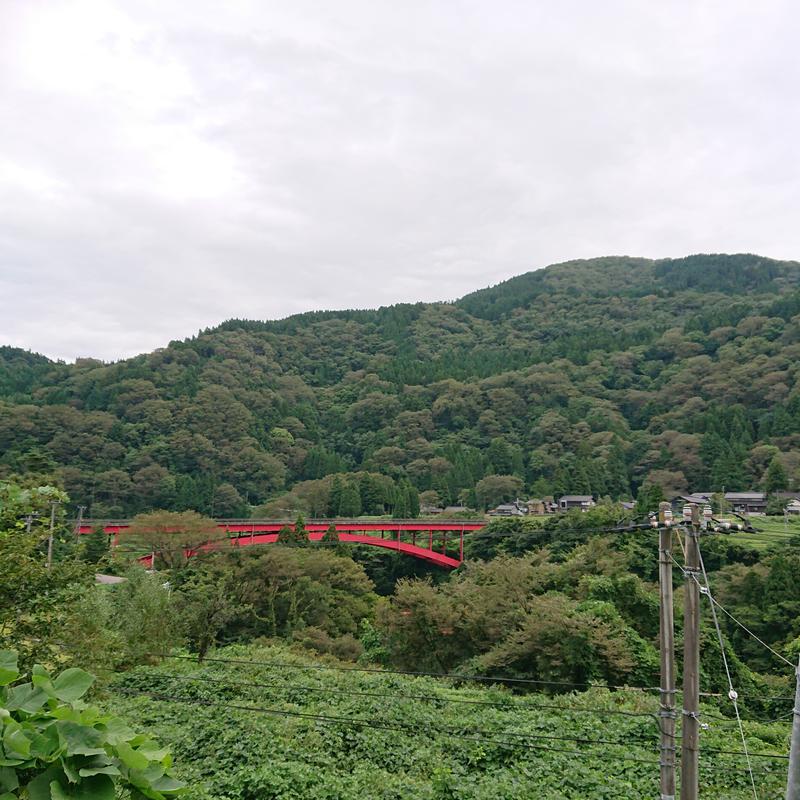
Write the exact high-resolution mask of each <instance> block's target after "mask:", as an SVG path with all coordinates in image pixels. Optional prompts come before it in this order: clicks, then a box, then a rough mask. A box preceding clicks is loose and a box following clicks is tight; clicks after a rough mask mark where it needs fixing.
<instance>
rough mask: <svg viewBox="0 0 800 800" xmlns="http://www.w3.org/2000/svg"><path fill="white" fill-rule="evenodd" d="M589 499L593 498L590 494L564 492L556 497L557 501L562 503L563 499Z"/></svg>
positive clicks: (571, 500)
mask: <svg viewBox="0 0 800 800" xmlns="http://www.w3.org/2000/svg"><path fill="white" fill-rule="evenodd" d="M591 500H594V498H593V497H592V496H591V495H590V494H565V495H563V496H562V497H559V498H558V502H559V503H563V502H565V501H566V502H573V503H588V502H589V501H591Z"/></svg>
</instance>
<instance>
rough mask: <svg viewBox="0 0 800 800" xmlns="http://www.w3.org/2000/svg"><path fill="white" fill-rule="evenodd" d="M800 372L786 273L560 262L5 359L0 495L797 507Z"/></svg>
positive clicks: (337, 508)
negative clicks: (68, 353) (423, 293)
mask: <svg viewBox="0 0 800 800" xmlns="http://www.w3.org/2000/svg"><path fill="white" fill-rule="evenodd" d="M798 364H800V264H798V263H796V262H779V261H774V260H770V259H766V258H762V257H759V256H754V255H697V256H690V257H687V258H681V259H662V260H656V261H653V260H648V259H641V258H624V257H613V258H598V259H591V260H586V261H573V262H567V263H564V264H558V265H554V266H551V267H548V268H546V269H543V270H539V271H535V272H529V273H527V274H525V275H521V276H519V277H517V278H513V279H511V280H509V281H506V282H504V283H501V284H499V285H497V286H494V287H491V288H488V289H484V290H481V291H478V292H475V293H473V294H470V295H467V296H466V297H464V298H462V299H460V300H458V301H455V302H453V303H416V304H401V305H397V306H391V307H387V308H380V309H377V310H374V311H332V312H313V313H308V314H301V315H297V316H294V317H290V318H288V319H285V320H280V321H268V322H257V321H248V320H230V321H228V322H226V323H224V324H222V325H220V326H218V327H217V328H214V329H209V330H205V331H203V332H201V333H200V334H198V335H197V336H195V337H193V338H191V339H187V340H185V341H176V342H171V343H170V344H169V345H168V346H166V347H164V348H163V349H160V350H157V351H155V352H153V353H149V354H144V355H141V356H137V357H135V358H131V359H127V360H125V361H120V362H117V363H111V364H106V363H102V362H100V361H95V360H92V359H81V360H79V361H77V362H76V363H75V364H64V363H57V362H52V361H50V360H48V359H46V358H44V357H42V356H39V355H35V354H32V353H29V352H25V351H21V350H17V349H13V348H8V347H4V348H0V478H15V479H17V480H22V481H26V482H29V483H31V482H33V483H43V482H56V483H57V484H59V485H60V486H62V487H63V488H65V489H66V490H67V491H68V492H69V494H70V496H71V497H72V499H73V500H74V501H75V502H77V503H80V504H82V505H86V506H88V507H89V512H88V513H90V514H91V515H92V516H94V517H108V516H122V515H131V514H134V513H137V512H140V511H145V510H148V509H151V508H169V509H174V510H183V509H196V510H198V511H201V512H203V513H209V514H215V515H217V516H226V515H229V516H230V515H240V514H241V515H245V514H249V513H251V512H252V511H253V510H254V509H255V511H256V512H258V513H278V514H280V513H282V512H288V511H291V512H292V513H294V512H296V511H303V512H305V513H307V514H312V515H325V514H337V513H347V514H355V513H387V512H394V513H396V514H398V515H405V514H413V513H416V504H417V503H418V502H419V500H418V497H419V494H420V493H422V499H423V501H426V502H434V503H441V504H454V503H458V502H462V503H467V504H468V505H472V506H475V507H480V506H483V507H486V506H488V505H491V504H492V503H496V502H500V501H502V500H504V499H509V498H511V497H513V496H515V495H517V494H528V493H531V494H536V495H550V494H559V493H562V492H570V493H584V492H585V493H589V492H591V493H594V494H596V495H598V496H604V495H608V496H610V497H612V498H615V499H618V498H627V497H630V496H632V495H633V494H635V492H636V491H637V489H638V488H639V486H640V485H641V484H642V483H643V482H645V481H646V480H649V481H651V482H653V483H657V484H659V485H660V486H661V487H662V489H663V490H664V491H665V492H670V491H682V490H687V489H692V490H708V491H710V490H718V489H721V488H722V487H723V486H724V487H725V488H726V489H728V490H744V489H749V488H757V487H760V486H765V487H766V488H769V489H790V488H795V487H797V485H798V482H800V387H799V386H798ZM336 476H338V477H336Z"/></svg>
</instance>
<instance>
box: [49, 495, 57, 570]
mask: <svg viewBox="0 0 800 800" xmlns="http://www.w3.org/2000/svg"><path fill="white" fill-rule="evenodd" d="M57 505H58V501H57V500H53V501H52V502H51V503H50V536H48V538H47V569H50V568H51V567H52V566H53V531H54V530H55V527H56V506H57Z"/></svg>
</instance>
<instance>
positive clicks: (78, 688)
mask: <svg viewBox="0 0 800 800" xmlns="http://www.w3.org/2000/svg"><path fill="white" fill-rule="evenodd" d="M93 683H94V675H90V674H89V673H88V672H86V671H85V670H82V669H76V668H75V667H72V668H71V669H65V670H64V671H63V672H62V673H61V674H60V675H59V676H58V677H57V678H56V679H55V680H54V681H53V688H54V689H55V693H56V697H57V698H58V699H59V700H63V701H64V702H65V703H72V702H74V701H75V700H78V699H80V698H81V697H83V696H84V695H85V694H86V692H88V691H89V688H90V687H91V685H92V684H93Z"/></svg>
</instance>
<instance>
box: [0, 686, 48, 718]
mask: <svg viewBox="0 0 800 800" xmlns="http://www.w3.org/2000/svg"><path fill="white" fill-rule="evenodd" d="M46 702H47V693H46V692H43V691H42V690H41V689H36V688H34V686H33V684H31V683H21V684H19V686H12V687H11V688H10V689H9V690H8V699H7V700H6V707H7V708H8V710H9V711H25V712H27V713H28V714H34V713H36V712H37V711H38V710H39V709H40V708H41V707H42V706H43V705H44V704H45V703H46Z"/></svg>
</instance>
